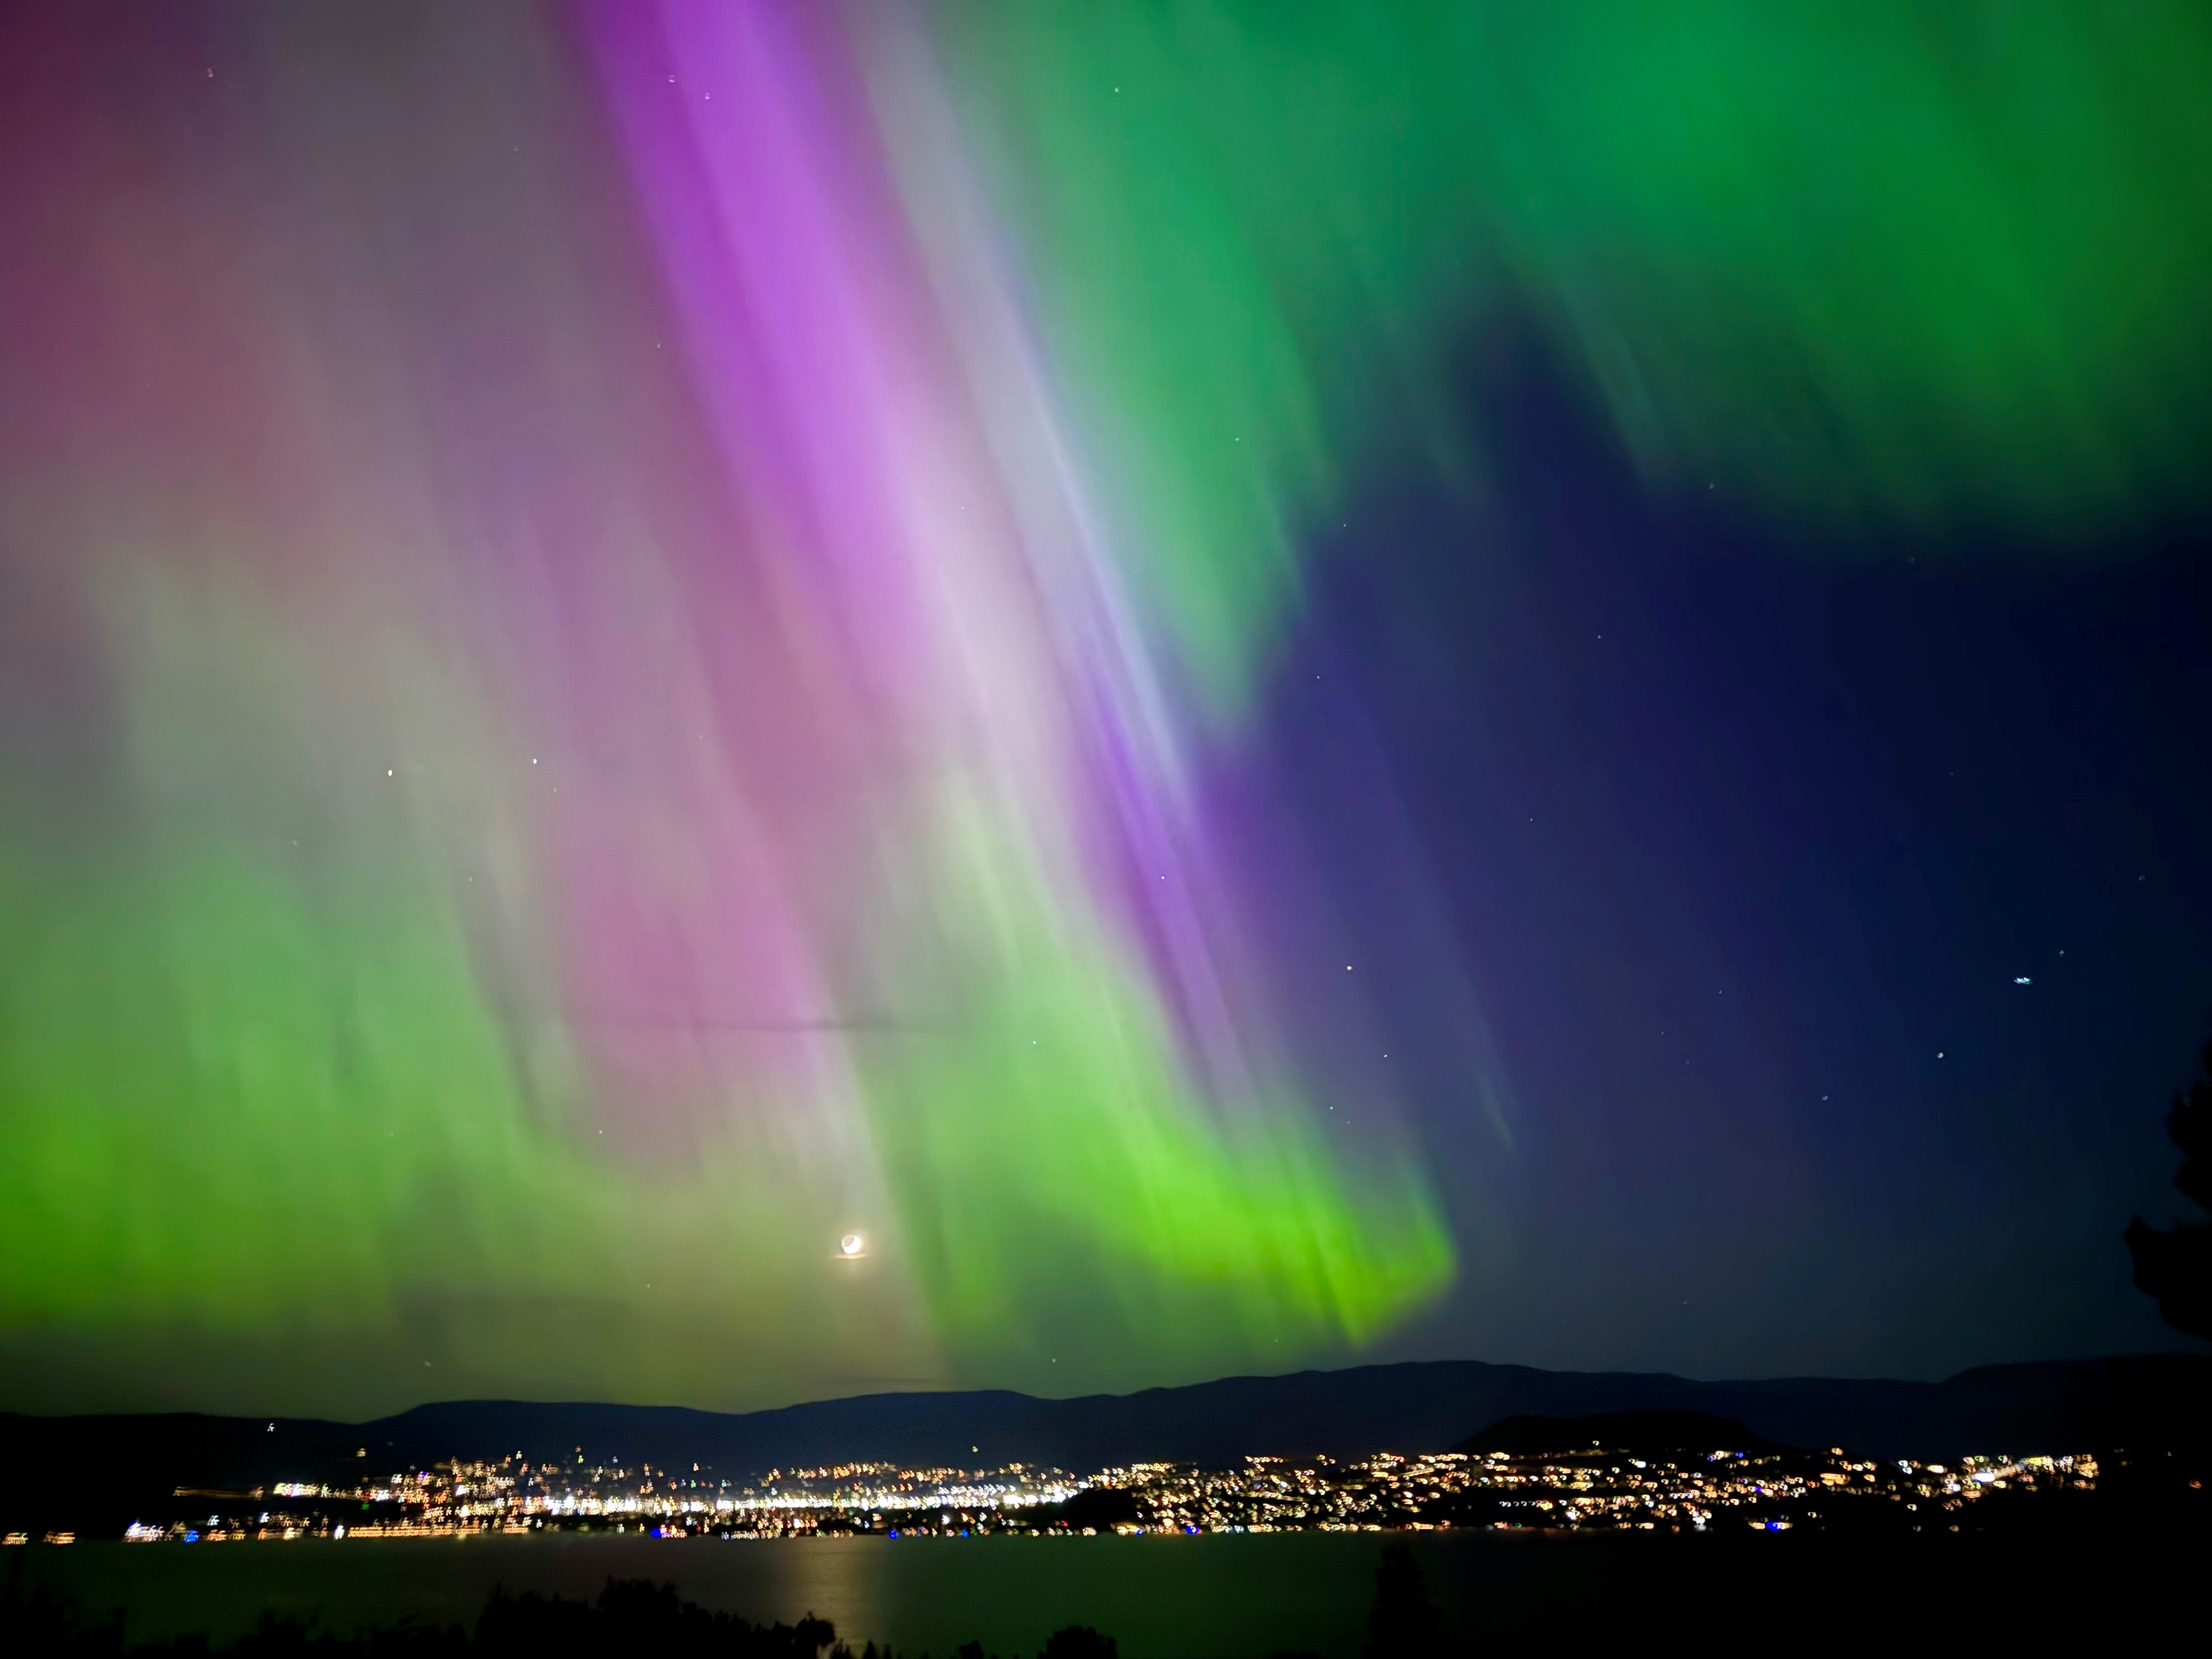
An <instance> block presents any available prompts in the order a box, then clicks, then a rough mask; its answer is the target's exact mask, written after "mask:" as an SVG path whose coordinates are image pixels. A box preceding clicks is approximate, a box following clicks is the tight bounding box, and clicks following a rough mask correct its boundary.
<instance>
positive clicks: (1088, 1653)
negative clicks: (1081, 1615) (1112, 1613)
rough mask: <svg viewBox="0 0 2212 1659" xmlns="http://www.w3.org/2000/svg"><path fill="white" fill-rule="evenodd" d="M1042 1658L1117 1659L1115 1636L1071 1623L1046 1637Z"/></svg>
mask: <svg viewBox="0 0 2212 1659" xmlns="http://www.w3.org/2000/svg"><path fill="white" fill-rule="evenodd" d="M1040 1659H1115V1656H1114V1638H1112V1637H1110V1636H1101V1635H1100V1634H1099V1633H1098V1632H1097V1631H1095V1630H1093V1629H1091V1626H1088V1625H1070V1626H1068V1627H1067V1628H1066V1630H1056V1631H1054V1632H1053V1633H1052V1634H1051V1635H1050V1636H1048V1637H1047V1638H1045V1644H1044V1652H1043V1653H1042V1655H1041V1656H1040Z"/></svg>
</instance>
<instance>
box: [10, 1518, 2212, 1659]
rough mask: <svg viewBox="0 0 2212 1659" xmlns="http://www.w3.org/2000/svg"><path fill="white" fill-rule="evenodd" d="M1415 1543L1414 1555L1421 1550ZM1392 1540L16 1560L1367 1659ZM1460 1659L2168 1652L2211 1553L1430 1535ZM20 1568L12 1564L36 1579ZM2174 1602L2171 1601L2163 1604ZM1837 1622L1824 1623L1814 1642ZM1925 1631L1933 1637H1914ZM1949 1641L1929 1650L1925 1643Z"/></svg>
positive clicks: (151, 1586)
mask: <svg viewBox="0 0 2212 1659" xmlns="http://www.w3.org/2000/svg"><path fill="white" fill-rule="evenodd" d="M1401 1535H1402V1534H1401ZM1383 1542H1384V1539H1383V1537H1380V1536H1377V1535H1376V1534H1320V1533H1278V1534H1251V1535H1245V1536H1231V1535H1221V1534H1214V1535H1208V1536H1202V1537H1195V1538H1176V1537H1142V1538H1115V1537H1102V1538H1065V1539H1050V1538H987V1539H965V1540H963V1539H930V1538H922V1539H911V1540H906V1539H902V1540H899V1541H890V1540H886V1539H880V1538H871V1539H862V1538H852V1539H811V1540H788V1541H721V1540H716V1539H688V1540H678V1541H667V1542H656V1541H653V1540H651V1539H647V1538H643V1537H637V1538H610V1537H604V1536H602V1537H573V1536H569V1537H554V1538H546V1537H538V1538H498V1537H477V1538H459V1539H454V1538H441V1539H392V1540H370V1541H359V1542H356V1541H346V1542H343V1543H331V1542H320V1541H316V1542H309V1541H302V1542H299V1543H292V1544H244V1543H240V1544H221V1545H213V1546H209V1545H189V1546H188V1545H168V1544H158V1545H148V1546H137V1545H128V1544H120V1543H117V1544H79V1545H76V1546H73V1547H70V1548H66V1549H63V1548H46V1547H32V1548H29V1549H26V1550H21V1551H16V1550H10V1551H9V1552H7V1553H8V1554H9V1556H11V1557H14V1558H15V1561H20V1562H21V1564H22V1565H23V1566H24V1567H26V1568H27V1569H28V1570H29V1571H32V1572H33V1573H35V1574H37V1575H39V1576H40V1577H47V1578H50V1579H52V1581H54V1582H55V1583H58V1585H59V1586H60V1587H62V1588H64V1589H67V1590H69V1591H70V1592H72V1593H73V1594H75V1595H76V1596H77V1597H78V1598H79V1599H80V1601H82V1603H83V1606H84V1608H85V1610H86V1611H87V1612H88V1613H95V1614H98V1613H106V1612H107V1611H109V1610H110V1609H112V1608H115V1607H122V1608H123V1609H125V1612H126V1614H127V1616H128V1620H129V1634H130V1635H131V1638H133V1639H141V1640H143V1639H151V1638H161V1637H166V1636H171V1635H177V1634H185V1633H189V1632H196V1631H204V1632H210V1634H212V1635H213V1636H215V1637H216V1638H217V1639H218V1640H226V1639H228V1638H230V1637H232V1636H234V1635H236V1634H237V1633H239V1632H242V1631H244V1630H246V1628H247V1627H249V1626H251V1625H252V1623H253V1622H254V1620H256V1619H257V1618H258V1616H259V1614H260V1613H261V1612H262V1611H263V1609H264V1608H267V1609H271V1610H274V1611H276V1612H277V1613H283V1614H290V1615H295V1616H301V1617H305V1616H307V1615H309V1614H319V1615H320V1618H321V1620H322V1622H323V1624H324V1626H325V1627H326V1628H331V1629H335V1630H338V1631H342V1632H349V1631H351V1630H353V1629H354V1628H356V1627H357V1626H361V1625H362V1624H368V1623H374V1624H388V1623H391V1622H392V1621H394V1620H398V1618H400V1617H402V1616H404V1615H410V1614H411V1615H412V1616H414V1617H415V1618H416V1619H419V1620H428V1621H432V1622H435V1623H438V1624H447V1623H453V1622H459V1623H462V1624H465V1625H470V1626H473V1624H474V1623H475V1620H476V1618H477V1613H479V1612H480V1611H481V1609H482V1607H483V1602H484V1599H485V1597H486V1596H487V1595H489V1593H490V1591H491V1589H492V1587H493V1586H494V1585H495V1584H504V1585H505V1586H506V1587H507V1589H510V1590H513V1591H517V1592H520V1591H525V1590H538V1591H540V1592H544V1593H555V1592H557V1593H559V1594H561V1595H568V1596H572V1597H574V1596H589V1595H596V1594H597V1593H598V1591H599V1589H600V1587H601V1586H602V1585H603V1584H604V1583H605V1581H606V1580H607V1579H608V1578H609V1577H617V1578H638V1577H650V1578H653V1579H658V1580H672V1581H673V1582H674V1583H676V1585H677V1586H678V1589H680V1590H681V1592H682V1593H683V1594H684V1595H685V1596H686V1597H687V1598H689V1599H690V1600H692V1601H699V1602H702V1603H704V1604H706V1605H707V1606H708V1607H716V1608H720V1609H726V1610H727V1611H729V1612H732V1613H740V1614H743V1615H744V1617H745V1618H747V1619H750V1620H756V1621H768V1620H795V1619H797V1618H799V1617H800V1616H801V1615H803V1614H805V1613H810V1612H811V1613H817V1614H819V1615H821V1616H822V1617H823V1618H826V1619H829V1620H831V1621H832V1622H834V1623H835V1624H836V1626H837V1629H838V1632H840V1634H842V1635H844V1636H847V1637H849V1638H852V1639H853V1641H854V1645H855V1646H858V1645H859V1644H860V1642H862V1641H865V1640H868V1639H871V1638H872V1639H873V1640H875V1641H877V1642H878V1643H884V1642H888V1643H890V1644H893V1645H894V1646H896V1648H897V1649H898V1650H900V1652H902V1654H908V1655H913V1656H919V1655H920V1654H921V1653H922V1652H924V1651H930V1652H933V1653H935V1654H936V1655H937V1656H939V1659H945V1656H948V1655H950V1654H951V1651H952V1650H954V1649H955V1648H956V1647H957V1646H958V1645H959V1644H961V1643H963V1642H966V1641H969V1640H980V1641H981V1643H982V1644H983V1645H984V1647H985V1649H986V1650H988V1651H991V1652H994V1653H998V1654H1002V1655H1006V1656H1008V1659H1014V1656H1018V1655H1024V1654H1033V1653H1035V1652H1036V1651H1037V1650H1038V1649H1039V1648H1040V1647H1042V1645H1043V1643H1044V1638H1046V1636H1047V1635H1048V1633H1050V1632H1052V1631H1054V1630H1055V1629H1057V1628H1059V1627H1060V1626H1065V1625H1068V1624H1086V1625H1091V1626H1094V1627H1096V1628H1097V1629H1099V1630H1103V1631H1104V1632H1108V1633H1109V1634H1110V1635H1112V1636H1114V1637H1115V1638H1117V1639H1118V1641H1119V1642H1120V1644H1121V1653H1122V1655H1123V1656H1124V1659H1261V1656H1265V1655H1267V1654H1271V1653H1275V1652H1278V1651H1282V1650H1291V1651H1298V1650H1306V1651H1312V1652H1315V1653H1317V1654H1320V1655H1322V1656H1323V1659H1350V1656H1352V1655H1354V1654H1357V1653H1358V1651H1359V1650H1360V1647H1361V1645H1362V1644H1363V1642H1364V1638H1365V1634H1366V1629H1365V1626H1366V1617H1367V1607H1368V1602H1369V1600H1370V1595H1371V1592H1372V1587H1373V1582H1374V1580H1373V1574H1374V1570H1375V1565H1376V1560H1377V1559H1378V1557H1379V1556H1380V1554H1381V1546H1382V1545H1383ZM1412 1542H1413V1548H1414V1552H1415V1553H1416V1555H1417V1557H1418V1558H1419V1560H1420V1563H1421V1565H1422V1567H1423V1570H1424V1572H1425V1576H1426V1577H1427V1580H1428V1584H1429V1588H1430V1590H1431V1594H1432V1595H1434V1597H1435V1599H1436V1600H1437V1601H1438V1602H1439V1603H1440V1604H1442V1606H1443V1608H1444V1610H1445V1613H1446V1615H1447V1619H1448V1621H1449V1626H1450V1628H1451V1630H1452V1632H1453V1633H1454V1636H1455V1641H1454V1642H1453V1643H1452V1644H1450V1645H1452V1646H1454V1647H1462V1646H1463V1647H1467V1648H1471V1649H1477V1650H1479V1649H1481V1648H1483V1647H1485V1646H1486V1645H1492V1644H1496V1643H1498V1642H1500V1641H1503V1642H1504V1643H1505V1644H1509V1645H1513V1646H1521V1645H1525V1644H1529V1643H1531V1642H1536V1643H1542V1642H1547V1641H1552V1642H1556V1641H1561V1640H1568V1641H1575V1642H1577V1643H1588V1642H1590V1641H1594V1640H1596V1639H1598V1638H1601V1637H1604V1638H1613V1637H1615V1636H1618V1637H1620V1638H1633V1637H1637V1636H1643V1637H1648V1636H1649V1635H1650V1632H1652V1631H1653V1630H1654V1629H1655V1628H1662V1629H1678V1630H1690V1631H1694V1630H1711V1629H1712V1628H1714V1627H1715V1626H1714V1621H1715V1620H1721V1621H1722V1622H1723V1623H1726V1624H1729V1625H1731V1626H1745V1625H1756V1626H1766V1625H1769V1624H1771V1625H1772V1626H1774V1627H1776V1628H1779V1629H1788V1630H1799V1629H1801V1628H1802V1627H1803V1626H1805V1624H1806V1620H1807V1610H1808V1608H1814V1607H1834V1606H1840V1605H1844V1604H1846V1603H1853V1602H1858V1603H1863V1601H1864V1600H1865V1597H1866V1595H1867V1593H1868V1590H1869V1587H1870V1586H1880V1587H1881V1595H1882V1598H1883V1601H1884V1604H1885V1605H1886V1606H1890V1607H1895V1608H1899V1609H1904V1608H1911V1607H1923V1606H1924V1607H1935V1606H1937V1605H1939V1604H1941V1605H1950V1606H1956V1605H1960V1604H1963V1603H1966V1602H1981V1601H1986V1602H1988V1603H1990V1604H1991V1605H2003V1606H2014V1605H2019V1606H2025V1605H2029V1604H2033V1605H2035V1606H2036V1607H2038V1608H2039V1612H2038V1614H2037V1617H2038V1620H2039V1622H2040V1623H2041V1624H2042V1625H2043V1626H2045V1627H2046V1628H2047V1629H2048V1630H2050V1631H2051V1632H2052V1633H2054V1634H2057V1633H2061V1632H2063V1631H2065V1630H2068V1629H2070V1628H2072V1627H2073V1626H2075V1625H2080V1626H2082V1627H2083V1633H2084V1634H2085V1635H2087V1634H2092V1633H2093V1634H2095V1635H2096V1636H2098V1637H2099V1638H2102V1639H2105V1640H2107V1641H2109V1640H2110V1639H2112V1638H2115V1637H2117V1636H2119V1635H2121V1634H2123V1633H2124V1632H2126V1631H2128V1630H2129V1629H2130V1628H2134V1627H2138V1626H2139V1627H2141V1628H2142V1630H2143V1631H2144V1632H2145V1633H2146V1634H2148V1632H2150V1631H2151V1630H2154V1629H2155V1628H2157V1627H2158V1626H2159V1624H2160V1622H2161V1621H2162V1620H2164V1619H2165V1618H2166V1617H2167V1616H2168V1615H2169V1614H2172V1613H2174V1612H2175V1610H2176V1609H2175V1607H2173V1606H2172V1605H2171V1604H2172V1602H2173V1601H2174V1599H2175V1590H2176V1587H2178V1586H2181V1585H2185V1584H2188V1583H2194V1582H2195V1578H2196V1572H2197V1565H2198V1564H2197V1558H2196V1556H2195V1555H2194V1554H2193V1553H2192V1552H2194V1551H2195V1550H2196V1549H2197V1548H2198V1547H2199V1546H2198V1544H2197V1541H2192V1540H2190V1539H2187V1538H2184V1537H2181V1536H2179V1535H2176V1536H2172V1537H2168V1536H2165V1535H2162V1534H2157V1533H2153V1534H2149V1535H2135V1534H2116V1535H2112V1536H2104V1535H2100V1534H2093V1533H2080V1532H2060V1533H2054V1534H2050V1535H2048V1536H2041V1535H2031V1536H2025V1537H2020V1538H2012V1539H2001V1538H1996V1537H1976V1536H1972V1535H1968V1536H1960V1537H1953V1536H1950V1535H1948V1534H1946V1535H1944V1536H1942V1537H1941V1538H1928V1539H1921V1538H1906V1539H1901V1540H1900V1539H1880V1540H1862V1541H1852V1540H1850V1539H1849V1538H1844V1537H1837V1536H1832V1535H1827V1534H1819V1533H1811V1534H1807V1533H1790V1534H1778V1535H1774V1534H1756V1535H1755V1534H1751V1533H1749V1532H1746V1533H1744V1534H1741V1535H1740V1536H1739V1535H1736V1534H1725V1535H1719V1536H1710V1535H1709V1536H1691V1535H1688V1534H1685V1535H1682V1536H1680V1537H1674V1536H1670V1535H1668V1534H1663V1533H1661V1534H1650V1533H1631V1534H1610V1535H1607V1534H1596V1535H1591V1534H1537V1533H1516V1534H1496V1533H1490V1534H1474V1533H1452V1534H1435V1533H1430V1534H1418V1535H1415V1536H1414V1537H1413V1539H1412ZM7 1565H11V1566H12V1565H15V1562H9V1563H8V1564H7ZM2104 1578H2111V1579H2113V1580H2115V1581H2118V1580H2120V1579H2123V1578H2124V1580H2125V1581H2126V1582H2127V1583H2130V1584H2131V1585H2133V1586H2134V1587H2135V1589H2134V1590H2133V1592H2132V1593H2130V1595H2127V1596H2124V1597H2121V1598H2119V1599H2117V1600H2115V1599H2112V1598H2107V1597H2070V1598H2069V1597H2067V1596H2060V1597H2057V1598H2056V1600H2055V1601H2054V1599H2053V1598H2052V1597H2051V1594H2050V1589H2051V1585H2052V1584H2053V1583H2065V1582H2073V1583H2093V1582H2098V1581H2099V1580H2100V1579H2104ZM2153 1592H2157V1593H2155V1594H2154V1593H2153ZM1816 1622H1817V1621H1816ZM1906 1622H1907V1624H1908V1625H1910V1624H1911V1623H1912V1622H1913V1621H1912V1620H1910V1619H1908V1620H1906ZM1926 1633H1927V1634H1928V1635H1929V1637H1930V1638H1931V1639H1932V1638H1933V1635H1934V1629H1933V1626H1930V1627H1929V1629H1928V1631H1927V1632H1926Z"/></svg>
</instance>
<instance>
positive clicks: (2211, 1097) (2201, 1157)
mask: <svg viewBox="0 0 2212 1659" xmlns="http://www.w3.org/2000/svg"><path fill="white" fill-rule="evenodd" d="M2166 1133H2168V1134H2170V1135H2172V1137H2173V1144H2174V1145H2175V1146H2179V1148H2181V1168H2180V1170H2179V1171H2178V1172H2177V1173H2176V1174H2175V1176H2174V1177H2173V1184H2174V1185H2175V1186H2176V1187H2179V1188H2180V1189H2181V1191H2182V1194H2183V1195H2184V1196H2185V1197H2187V1198H2189V1199H2190V1200H2193V1201H2194V1202H2195V1203H2196V1204H2197V1206H2198V1207H2200V1208H2202V1209H2205V1210H2212V1043H2207V1044H2206V1045H2205V1048H2204V1058H2203V1076H2201V1077H2199V1078H2198V1079H2197V1081H2196V1083H2195V1084H2193V1085H2191V1087H2190V1089H2189V1091H2188V1092H2187V1093H2185V1094H2177V1095H2175V1096H2174V1097H2173V1109H2172V1112H2170V1113H2169V1114H2167V1115H2166ZM2127 1239H2128V1251H2129V1253H2130V1255H2133V1256H2134V1257H2135V1262H2136V1289H2137V1290H2139V1291H2147V1292H2148V1294H2150V1295H2152V1296H2154V1297H2157V1298H2158V1310H2159V1312H2160V1314H2161V1315H2163V1316H2164V1317H2165V1319H2166V1323H2167V1324H2169V1325H2171V1326H2172V1327H2173V1328H2174V1329H2176V1330H2178V1331H2187V1332H2188V1333H2189V1334H2191V1336H2201V1337H2203V1338H2204V1339H2206V1340H2208V1341H2212V1222H2204V1221H2183V1222H2179V1223H2178V1224H2176V1225H2174V1226H2173V1227H2172V1228H2171V1229H2169V1230H2167V1231H2160V1230H2159V1229H2158V1228H2156V1227H2151V1226H2147V1225H2144V1223H2143V1218H2142V1217H2141V1216H2137V1217H2136V1218H2135V1219H2134V1220H2133V1221H2131V1222H2130V1223H2129V1224H2128V1232H2127Z"/></svg>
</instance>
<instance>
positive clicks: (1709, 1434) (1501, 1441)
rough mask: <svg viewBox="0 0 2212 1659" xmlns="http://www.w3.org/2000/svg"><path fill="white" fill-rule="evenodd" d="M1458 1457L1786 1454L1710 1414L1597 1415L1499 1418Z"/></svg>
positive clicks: (1782, 1448) (1459, 1447)
mask: <svg viewBox="0 0 2212 1659" xmlns="http://www.w3.org/2000/svg"><path fill="white" fill-rule="evenodd" d="M1452 1449H1453V1450H1454V1451H1463V1452H1474V1453H1478V1454H1480V1453H1483V1452H1505V1453H1507V1454H1509V1455H1513V1456H1516V1457H1518V1456H1526V1455H1529V1454H1532V1453H1538V1452H1566V1451H1588V1450H1592V1449H1602V1450H1605V1451H1609V1452H1634V1453H1638V1454H1639V1455H1641V1454H1646V1453H1648V1454H1652V1455H1659V1454H1663V1453H1668V1452H1684V1451H1697V1452H1711V1451H1787V1450H1790V1449H1792V1448H1790V1447H1785V1446H1780V1445H1777V1444H1776V1443H1774V1442H1773V1441H1771V1440H1769V1439H1767V1438H1766V1437H1765V1436H1764V1435H1758V1434H1753V1432H1752V1431H1751V1430H1750V1429H1748V1428H1747V1427H1746V1426H1745V1425H1743V1424H1741V1423H1740V1422H1738V1421H1737V1420H1736V1419H1735V1418H1733V1417H1716V1416H1714V1415H1713V1414H1712V1413H1711V1412H1600V1413H1596V1414H1595V1415H1594V1416H1590V1417H1534V1416H1529V1415H1527V1414H1525V1413H1524V1414H1522V1415H1521V1416H1517V1417H1502V1418H1500V1419H1498V1421H1497V1422H1495V1423H1492V1425H1490V1426H1489V1427H1488V1428H1486V1429H1485V1430H1484V1431H1482V1432H1481V1433H1480V1434H1477V1435H1472V1436H1470V1437H1468V1438H1467V1439H1465V1440H1462V1442H1460V1443H1459V1444H1458V1445H1456V1446H1455V1447H1453V1448H1452Z"/></svg>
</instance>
